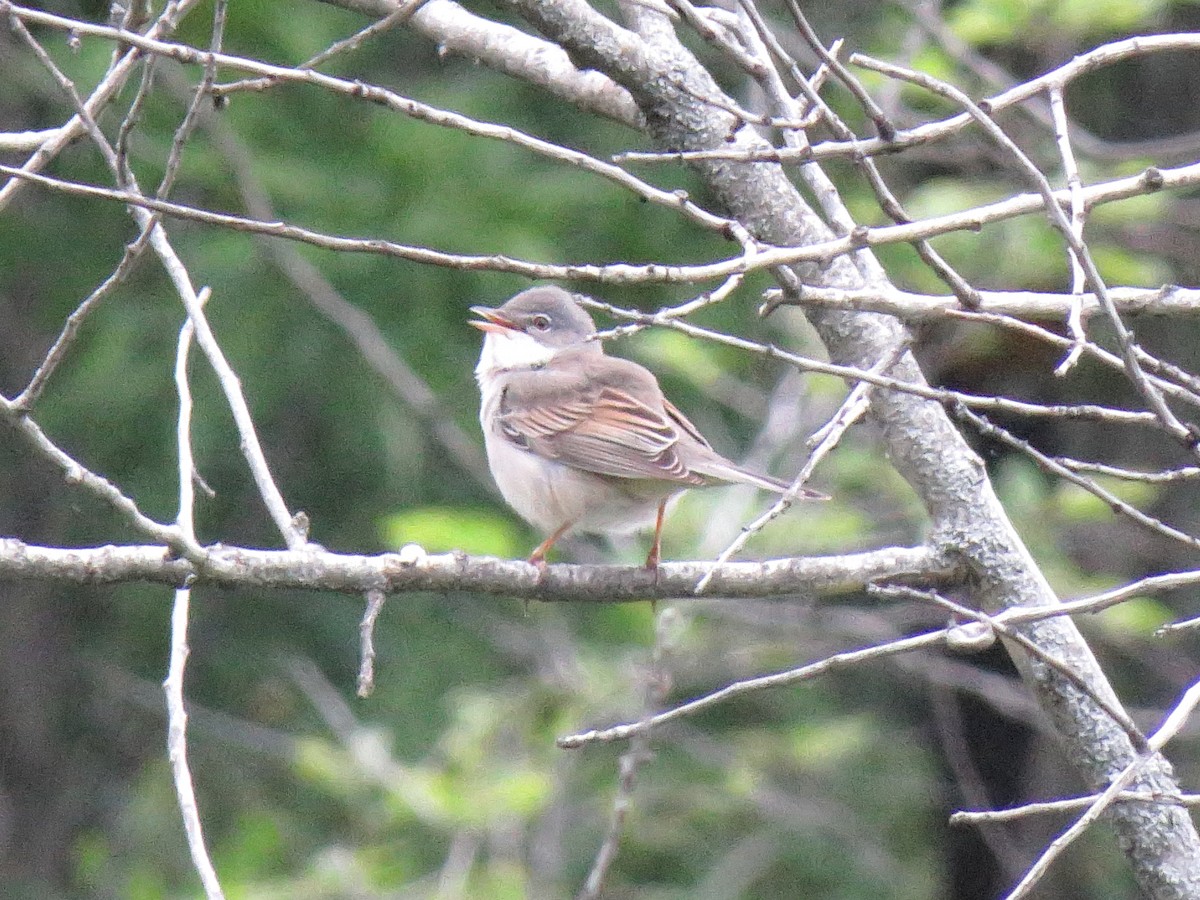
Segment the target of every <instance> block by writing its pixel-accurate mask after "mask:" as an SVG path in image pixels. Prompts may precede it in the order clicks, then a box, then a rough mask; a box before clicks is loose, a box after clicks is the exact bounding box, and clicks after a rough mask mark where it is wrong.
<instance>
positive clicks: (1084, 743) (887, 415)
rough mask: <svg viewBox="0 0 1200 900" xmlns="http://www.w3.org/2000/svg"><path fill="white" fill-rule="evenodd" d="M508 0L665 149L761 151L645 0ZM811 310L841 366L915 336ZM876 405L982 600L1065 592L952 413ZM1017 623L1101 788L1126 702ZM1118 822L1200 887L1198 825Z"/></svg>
mask: <svg viewBox="0 0 1200 900" xmlns="http://www.w3.org/2000/svg"><path fill="white" fill-rule="evenodd" d="M509 2H510V3H511V5H512V6H513V7H514V8H515V9H516V10H517V11H518V12H519V13H520V14H521V15H522V16H524V17H525V18H526V19H528V20H529V21H530V22H532V23H533V24H534V25H535V26H536V27H537V28H538V29H539V30H540V31H541V32H542V33H543V34H545V35H546V36H547V37H549V38H550V39H551V40H554V41H556V42H558V43H560V44H561V45H562V46H563V47H564V48H565V49H566V50H567V52H568V53H569V54H570V55H571V57H572V59H574V60H575V61H576V62H577V63H578V64H579V65H583V66H588V67H592V68H597V69H599V70H601V71H603V72H606V73H607V74H608V75H610V76H611V77H612V78H613V79H614V80H615V81H617V82H618V83H620V84H622V85H624V86H625V88H626V89H627V90H629V92H630V93H631V94H632V95H633V97H634V100H635V101H636V102H637V103H638V105H639V107H641V109H642V111H643V113H644V115H645V117H646V122H647V127H648V129H649V130H650V132H651V134H652V136H653V138H654V139H655V141H656V143H657V144H658V145H659V146H660V147H662V148H664V149H679V150H712V149H717V148H728V149H733V150H755V149H758V148H762V147H765V146H766V145H765V142H764V141H763V140H762V139H761V138H760V137H759V136H758V135H757V134H755V133H754V132H753V131H752V130H751V129H750V128H746V127H741V123H739V122H738V121H737V120H736V119H735V118H734V117H733V116H732V115H730V114H729V113H728V112H726V111H725V110H724V109H722V108H721V107H720V105H719V104H712V105H709V104H705V103H703V102H698V101H697V98H708V97H712V96H718V97H719V96H721V92H720V89H719V87H718V86H717V85H716V83H715V82H714V81H713V79H712V77H711V76H710V75H709V74H708V72H707V71H705V70H704V69H703V68H702V67H701V66H700V64H699V63H698V62H697V61H696V60H695V58H694V57H692V56H691V54H690V53H688V51H687V50H686V49H684V48H683V47H682V45H680V44H679V43H678V41H677V39H676V38H675V36H674V33H673V32H672V31H671V30H670V29H669V28H668V27H665V26H664V24H663V22H661V21H655V20H653V16H652V15H651V14H650V13H647V12H646V11H645V10H644V9H642V8H641V7H634V6H632V5H631V6H630V7H629V9H630V10H631V15H632V16H633V17H634V18H635V19H637V20H638V21H639V23H640V24H641V25H642V26H643V27H642V28H641V29H640V30H641V34H642V35H643V37H639V36H638V35H635V34H633V33H632V32H629V31H627V30H625V29H623V28H620V27H618V26H617V25H615V24H614V23H613V22H611V21H609V20H608V19H606V18H604V17H603V16H601V15H600V14H599V13H597V12H596V11H595V10H594V9H592V8H591V7H590V6H588V5H587V4H586V3H585V2H583V0H509ZM647 19H650V20H651V21H649V22H647V21H646V20H647ZM695 167H696V169H697V171H698V172H699V173H700V175H701V176H702V177H703V178H704V179H705V181H706V182H707V184H708V186H709V188H710V189H711V190H712V191H713V193H714V195H715V196H716V197H717V198H718V199H719V200H720V202H722V203H723V205H724V206H725V208H726V209H727V210H728V212H730V213H731V214H732V215H733V216H734V217H735V218H737V219H738V220H739V221H741V222H742V223H743V224H744V225H746V226H747V227H748V228H749V229H750V230H751V231H752V232H753V233H755V235H756V236H758V237H759V238H760V239H762V240H765V241H768V242H770V243H772V244H775V245H778V246H801V245H806V244H813V243H818V242H820V241H824V240H828V239H829V237H830V236H831V235H830V230H829V229H828V228H827V227H826V226H825V224H824V223H823V222H822V221H821V220H820V219H819V217H818V216H817V215H816V214H815V213H814V212H813V211H812V209H811V208H810V207H809V206H808V205H807V204H806V203H805V202H804V200H803V198H802V197H801V196H800V194H799V192H798V191H797V190H796V188H795V187H794V185H793V184H792V183H791V182H790V181H789V180H788V178H787V176H786V174H785V173H784V171H783V170H782V169H781V168H780V167H779V166H777V165H773V164H770V163H738V162H729V161H725V162H722V161H713V160H699V161H697V162H696V163H695ZM850 238H851V239H852V240H853V238H854V236H853V235H851V236H850ZM863 271H868V270H867V269H866V268H865V267H864V268H863V269H861V270H860V269H859V268H856V267H855V266H854V265H853V264H852V262H851V261H850V260H849V259H847V258H838V259H836V260H833V261H832V262H831V263H830V264H829V265H827V266H825V267H824V268H822V267H820V266H819V265H817V264H810V265H806V266H802V267H797V274H798V275H800V277H801V278H803V279H805V280H806V281H809V282H810V283H814V284H816V285H819V286H821V287H831V288H839V289H845V290H857V289H860V288H864V287H870V288H879V287H880V285H879V284H873V283H868V277H867V276H864V275H863V274H862V273H863ZM871 280H872V281H874V280H876V279H873V278H872V279H871ZM809 315H810V318H811V319H812V321H813V324H814V325H815V326H816V328H817V330H818V332H819V333H820V335H821V338H822V339H823V340H824V342H825V344H826V346H827V347H828V348H829V353H830V356H831V358H832V359H833V360H834V361H836V362H838V363H841V364H845V365H852V366H856V367H858V368H869V367H870V366H872V365H873V364H875V363H876V362H877V361H879V360H881V359H885V358H887V356H888V355H889V354H890V353H892V352H894V350H895V348H896V347H898V346H901V345H903V344H904V343H905V341H907V339H908V335H907V333H906V332H905V330H904V328H903V327H902V326H901V324H900V323H899V322H897V320H895V319H893V318H889V317H886V316H880V315H878V314H874V313H849V312H843V311H838V310H834V311H831V310H819V311H818V310H812V311H810V314H809ZM891 374H892V375H893V376H894V377H896V378H899V379H901V380H910V381H913V382H917V383H922V384H923V383H924V377H923V375H922V373H921V371H920V369H919V367H918V366H917V364H916V362H915V360H914V359H913V358H912V356H911V355H910V354H905V355H904V356H903V357H902V358H901V359H900V360H899V362H898V363H897V364H896V366H895V368H894V369H893V371H892V373H891ZM872 412H873V413H874V416H875V418H876V420H877V421H878V422H879V423H880V425H881V427H882V433H883V436H884V439H885V441H886V443H887V447H888V451H889V454H890V457H891V460H892V462H893V464H894V465H895V466H896V468H897V470H898V471H899V472H900V473H901V474H902V475H903V476H904V478H905V479H906V480H907V481H908V482H909V484H911V485H912V487H913V488H914V489H915V490H916V492H917V494H918V495H919V496H920V497H921V499H922V501H923V502H924V504H925V506H926V508H927V510H928V511H929V513H930V516H931V517H932V519H933V521H934V523H935V533H934V537H935V539H936V540H937V541H939V542H940V543H941V546H942V547H944V548H945V549H946V551H947V552H955V553H958V554H960V555H961V558H962V559H963V560H964V561H965V562H966V563H967V564H968V566H969V567H970V568H971V569H972V571H973V574H974V575H975V576H976V578H977V579H978V582H977V589H976V590H975V591H974V592H973V598H972V599H973V601H974V602H975V603H976V604H977V605H978V606H979V607H980V608H982V609H984V610H997V609H1001V608H1003V607H1006V606H1017V605H1027V606H1054V605H1056V604H1057V603H1058V600H1057V597H1056V596H1055V594H1054V592H1053V590H1052V589H1051V587H1050V585H1049V584H1048V583H1047V581H1046V579H1045V577H1044V576H1043V574H1042V573H1041V571H1040V570H1039V569H1038V567H1037V564H1036V563H1035V562H1034V560H1033V558H1032V557H1031V556H1030V554H1029V551H1028V550H1027V549H1026V547H1025V546H1024V544H1023V543H1022V542H1021V539H1020V537H1019V536H1018V535H1017V534H1016V532H1015V530H1014V529H1013V527H1012V524H1011V523H1010V522H1009V520H1008V517H1007V515H1006V514H1005V512H1004V509H1003V508H1002V507H1001V505H1000V503H999V500H998V499H997V498H996V496H995V493H994V492H993V490H992V486H991V483H990V482H989V480H988V477H987V473H986V471H985V469H984V466H983V463H982V461H981V460H980V459H979V458H978V457H977V456H976V455H975V454H974V453H973V452H972V451H971V449H970V447H968V446H967V444H966V442H965V441H964V440H963V438H962V436H961V435H960V434H959V433H958V432H957V430H956V429H955V428H954V425H953V423H952V422H951V421H950V419H949V418H948V417H947V415H946V412H945V410H944V409H943V408H942V407H941V406H940V405H938V404H936V403H932V402H930V401H928V400H923V399H920V398H918V397H916V396H914V395H912V394H907V393H901V392H898V391H876V392H874V395H873V398H872ZM1023 633H1024V635H1025V636H1026V637H1028V638H1029V639H1030V640H1032V641H1033V642H1034V643H1036V644H1037V645H1038V646H1039V647H1040V648H1041V650H1042V651H1043V652H1044V653H1045V654H1049V655H1050V656H1052V657H1053V658H1054V659H1056V660H1058V661H1059V662H1060V663H1061V664H1062V665H1066V666H1068V667H1070V668H1071V669H1072V670H1073V671H1074V672H1075V673H1076V674H1077V676H1078V677H1080V678H1082V679H1083V680H1084V681H1086V683H1087V684H1088V685H1089V687H1090V691H1088V692H1085V691H1081V690H1080V689H1079V687H1078V686H1077V685H1075V684H1073V683H1072V680H1071V679H1068V678H1066V677H1064V676H1063V674H1062V673H1061V672H1060V671H1058V670H1057V669H1056V667H1054V666H1050V665H1047V664H1046V663H1045V662H1043V661H1041V660H1039V659H1037V658H1034V657H1029V656H1026V655H1025V654H1024V652H1023V651H1021V650H1019V649H1014V648H1012V646H1011V645H1010V652H1012V654H1013V656H1014V659H1015V660H1016V661H1017V663H1018V665H1020V666H1021V667H1022V674H1023V675H1024V677H1025V679H1026V681H1027V682H1028V684H1029V685H1030V687H1031V688H1032V689H1033V691H1034V692H1035V694H1036V695H1037V697H1038V700H1039V702H1040V703H1041V705H1042V707H1043V708H1044V709H1045V710H1046V711H1047V712H1048V713H1049V714H1050V715H1051V717H1052V719H1053V721H1054V723H1055V726H1056V728H1057V730H1058V732H1059V734H1060V735H1061V736H1062V738H1063V742H1064V745H1065V748H1066V750H1067V753H1068V756H1069V757H1070V759H1071V761H1072V763H1073V764H1074V765H1075V766H1076V767H1077V768H1078V769H1079V770H1080V771H1081V773H1082V774H1083V775H1084V777H1085V778H1086V780H1087V781H1088V783H1089V784H1091V785H1092V786H1094V787H1098V788H1099V787H1103V786H1106V785H1107V784H1108V783H1109V781H1110V780H1111V779H1112V778H1113V776H1114V775H1115V774H1116V773H1118V772H1120V771H1122V770H1123V769H1125V767H1126V766H1128V765H1129V764H1130V763H1131V762H1132V761H1133V760H1134V759H1135V758H1136V756H1137V754H1136V752H1135V750H1134V748H1133V746H1132V744H1131V742H1130V740H1129V737H1128V735H1126V734H1125V732H1124V731H1123V730H1122V729H1121V728H1120V727H1119V726H1118V725H1117V724H1116V723H1115V722H1114V721H1113V720H1112V719H1111V718H1110V717H1108V716H1107V715H1105V713H1104V711H1103V710H1102V709H1101V708H1100V707H1099V706H1098V705H1097V704H1096V703H1095V702H1094V700H1093V699H1092V697H1093V696H1097V697H1102V698H1103V699H1104V701H1105V702H1106V703H1107V704H1110V705H1113V706H1119V700H1118V699H1117V697H1116V695H1115V693H1114V692H1113V690H1112V688H1111V686H1110V685H1109V684H1108V681H1107V679H1106V677H1105V675H1104V673H1103V671H1102V670H1101V669H1100V667H1099V665H1098V664H1097V662H1096V660H1095V658H1094V657H1093V655H1092V653H1091V650H1090V648H1089V647H1088V645H1087V643H1086V642H1085V641H1084V640H1083V638H1082V636H1081V635H1080V634H1079V632H1078V630H1077V629H1076V627H1075V626H1074V624H1073V623H1072V622H1070V621H1069V620H1066V619H1062V618H1057V619H1053V620H1048V621H1044V622H1040V623H1036V624H1032V625H1028V626H1026V627H1025V628H1024V629H1023ZM1089 694H1090V696H1089ZM1134 789H1135V790H1138V791H1161V792H1175V791H1177V790H1178V785H1177V784H1176V782H1175V780H1174V777H1173V775H1172V772H1171V768H1170V765H1169V764H1168V763H1167V762H1166V760H1165V759H1163V758H1162V757H1161V756H1155V757H1153V758H1152V759H1150V760H1148V761H1147V763H1146V767H1145V769H1144V770H1143V771H1142V774H1141V776H1140V777H1139V779H1138V782H1137V785H1136V787H1135V788H1134ZM1112 821H1113V823H1114V825H1115V827H1116V829H1117V831H1118V834H1119V836H1120V839H1121V845H1122V848H1123V849H1124V850H1125V852H1126V854H1127V855H1128V857H1129V859H1130V861H1131V864H1132V867H1133V871H1134V874H1135V877H1136V879H1137V881H1138V883H1139V886H1140V887H1141V889H1142V891H1143V892H1144V893H1145V894H1146V895H1147V896H1149V897H1156V898H1174V900H1182V898H1185V897H1196V896H1200V836H1198V835H1197V833H1196V829H1195V826H1194V825H1193V823H1192V822H1191V820H1190V818H1189V817H1188V815H1187V812H1186V811H1185V810H1181V809H1173V808H1147V807H1144V806H1136V805H1131V804H1116V805H1114V807H1113V810H1112Z"/></svg>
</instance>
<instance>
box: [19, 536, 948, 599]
mask: <svg viewBox="0 0 1200 900" xmlns="http://www.w3.org/2000/svg"><path fill="white" fill-rule="evenodd" d="M714 569H715V570H716V574H714V575H713V578H712V581H711V586H710V587H709V588H708V589H707V590H706V592H705V597H706V598H708V597H728V598H736V597H768V596H780V595H785V594H804V595H830V594H845V593H849V592H851V591H855V590H862V589H863V588H865V587H866V586H867V585H868V584H871V583H874V582H878V581H894V580H897V579H903V580H919V581H920V583H922V584H926V583H928V582H930V581H934V582H945V581H950V580H953V579H954V577H955V576H956V575H957V574H961V572H960V570H959V569H958V568H956V566H955V564H954V563H952V562H951V561H949V560H947V559H945V558H942V557H941V556H939V555H938V554H937V553H935V552H934V551H933V550H931V549H930V548H927V547H891V548H887V549H883V550H874V551H870V552H867V553H850V554H845V555H842V556H811V557H795V558H790V559H772V560H765V561H763V562H736V563H725V564H723V565H720V566H716V565H715V564H714V563H711V562H706V561H702V562H664V563H662V564H660V566H659V568H658V572H657V574H656V573H653V572H647V571H646V570H645V569H644V568H642V567H641V566H576V565H552V566H548V567H547V568H546V570H545V572H544V573H543V574H541V575H539V573H538V569H537V567H535V566H531V565H529V564H528V563H525V562H513V561H510V560H501V559H494V558H492V557H470V556H467V555H466V554H464V553H441V554H436V555H427V554H425V553H424V551H422V550H420V548H417V547H415V546H413V547H406V548H405V549H404V550H403V551H401V552H400V553H383V554H380V555H378V556H355V555H349V554H342V553H330V552H328V551H325V550H319V549H316V548H313V549H304V550H251V549H247V548H244V547H219V546H218V547H211V548H208V554H207V556H206V557H205V560H204V564H203V567H197V566H196V565H195V564H193V563H192V562H190V561H189V560H186V559H181V558H179V557H177V556H173V555H172V554H171V553H170V552H169V551H168V550H166V549H165V548H163V547H155V546H125V547H85V548H78V549H61V548H57V547H36V546H31V545H28V544H25V543H22V542H21V541H18V540H13V539H0V579H5V578H11V579H37V580H41V581H59V582H66V583H72V584H117V583H123V582H130V581H149V582H155V583H159V584H169V585H175V586H182V585H185V584H186V585H189V586H193V585H201V584H214V585H221V586H224V587H252V588H274V589H282V588H293V589H311V590H324V591H340V592H343V593H348V594H362V593H364V592H365V591H370V590H383V591H387V592H389V593H409V592H413V591H474V592H476V593H481V594H495V595H500V596H508V597H516V598H520V599H526V600H541V601H544V602H555V601H563V602H594V603H616V602H625V601H630V600H667V599H685V598H690V597H692V596H694V593H695V589H696V584H697V583H698V582H699V581H700V579H701V578H703V577H704V576H705V575H707V574H708V573H709V572H712V571H713V570H714Z"/></svg>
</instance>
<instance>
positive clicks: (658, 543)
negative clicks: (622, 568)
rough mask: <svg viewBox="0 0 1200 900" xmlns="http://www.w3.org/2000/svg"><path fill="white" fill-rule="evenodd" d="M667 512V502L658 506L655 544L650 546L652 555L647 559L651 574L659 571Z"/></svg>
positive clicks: (647, 566) (655, 521)
mask: <svg viewBox="0 0 1200 900" xmlns="http://www.w3.org/2000/svg"><path fill="white" fill-rule="evenodd" d="M666 511H667V501H666V500H664V501H663V502H662V503H660V504H658V516H657V517H656V518H655V520H654V543H653V544H651V545H650V554H649V556H647V557H646V568H647V569H649V570H650V571H651V572H657V571H658V561H659V559H660V558H661V550H662V529H663V515H664V514H665V513H666Z"/></svg>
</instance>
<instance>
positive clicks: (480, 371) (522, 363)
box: [475, 331, 555, 380]
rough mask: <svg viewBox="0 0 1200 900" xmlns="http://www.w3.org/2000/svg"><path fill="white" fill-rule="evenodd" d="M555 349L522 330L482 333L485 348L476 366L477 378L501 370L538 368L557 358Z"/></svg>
mask: <svg viewBox="0 0 1200 900" xmlns="http://www.w3.org/2000/svg"><path fill="white" fill-rule="evenodd" d="M554 353H555V351H554V350H553V349H552V348H550V347H547V346H545V345H544V344H539V343H538V342H537V341H536V340H534V339H533V338H532V337H530V336H529V335H528V334H526V333H525V332H523V331H501V332H495V331H489V332H486V333H485V334H484V336H483V351H482V352H481V353H480V354H479V364H478V365H477V366H475V378H476V380H479V379H482V378H485V377H487V376H489V375H497V374H499V373H500V372H511V371H513V370H521V369H537V368H540V367H541V366H544V365H546V363H548V362H550V360H551V359H552V358H553V357H554Z"/></svg>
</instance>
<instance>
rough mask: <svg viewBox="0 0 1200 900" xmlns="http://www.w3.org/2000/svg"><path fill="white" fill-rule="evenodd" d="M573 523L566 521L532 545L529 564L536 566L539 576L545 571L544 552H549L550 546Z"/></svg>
mask: <svg viewBox="0 0 1200 900" xmlns="http://www.w3.org/2000/svg"><path fill="white" fill-rule="evenodd" d="M574 524H575V523H574V522H567V523H566V524H565V525H563V526H562V528H560V529H558V531H556V532H554V534H552V535H550V537H548V538H546V539H545V540H544V541H542V542H541V543H540V544H538V545H537V546H536V547H534V548H533V552H532V553H530V554H529V564H530V565H532V566H537V569H538V577H539V578H541V576H542V575H543V574H545V572H546V554H547V553H549V552H550V548H551V547H553V546H554V544H555V542H556V541H557V540H558V539H559V538H560V537H562V536H563V535H564V534H566V533H567V531H568V530H570V528H571V526H572V525H574Z"/></svg>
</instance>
